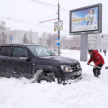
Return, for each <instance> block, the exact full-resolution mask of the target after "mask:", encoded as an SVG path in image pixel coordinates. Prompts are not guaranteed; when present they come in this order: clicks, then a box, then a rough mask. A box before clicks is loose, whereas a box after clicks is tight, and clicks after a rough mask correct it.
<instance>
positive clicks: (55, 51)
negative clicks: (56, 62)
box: [51, 49, 62, 55]
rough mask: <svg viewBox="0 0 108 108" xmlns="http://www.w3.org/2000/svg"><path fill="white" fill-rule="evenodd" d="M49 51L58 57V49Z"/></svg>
mask: <svg viewBox="0 0 108 108" xmlns="http://www.w3.org/2000/svg"><path fill="white" fill-rule="evenodd" d="M51 51H52V52H54V53H55V54H56V55H58V49H52V50H51ZM60 54H62V52H60Z"/></svg>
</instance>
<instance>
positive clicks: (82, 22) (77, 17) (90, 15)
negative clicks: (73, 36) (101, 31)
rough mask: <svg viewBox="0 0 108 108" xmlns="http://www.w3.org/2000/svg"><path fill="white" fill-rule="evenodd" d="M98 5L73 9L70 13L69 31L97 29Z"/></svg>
mask: <svg viewBox="0 0 108 108" xmlns="http://www.w3.org/2000/svg"><path fill="white" fill-rule="evenodd" d="M98 8H99V7H98V6H97V7H92V8H87V9H82V10H78V11H73V12H72V13H71V32H84V31H91V30H98Z"/></svg>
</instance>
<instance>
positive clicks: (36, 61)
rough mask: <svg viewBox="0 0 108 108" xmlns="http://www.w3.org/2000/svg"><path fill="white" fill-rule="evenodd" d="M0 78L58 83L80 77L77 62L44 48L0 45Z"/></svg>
mask: <svg viewBox="0 0 108 108" xmlns="http://www.w3.org/2000/svg"><path fill="white" fill-rule="evenodd" d="M0 76H2V77H9V78H10V77H17V78H19V77H26V78H29V79H31V78H34V82H41V81H42V80H46V81H47V82H51V81H55V78H57V81H58V83H61V82H64V81H66V80H69V79H70V80H71V79H78V78H81V77H82V69H81V66H80V63H79V62H78V61H77V60H74V59H70V58H66V57H61V56H56V55H55V54H54V53H53V52H51V51H50V50H48V49H47V48H46V47H42V46H37V45H21V44H5V45H4V44H3V45H0Z"/></svg>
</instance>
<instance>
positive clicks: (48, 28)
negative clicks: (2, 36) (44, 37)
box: [0, 0, 108, 36]
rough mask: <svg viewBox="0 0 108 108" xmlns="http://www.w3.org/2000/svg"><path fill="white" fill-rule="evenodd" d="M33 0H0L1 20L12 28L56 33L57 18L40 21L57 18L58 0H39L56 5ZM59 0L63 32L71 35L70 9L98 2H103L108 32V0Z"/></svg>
mask: <svg viewBox="0 0 108 108" xmlns="http://www.w3.org/2000/svg"><path fill="white" fill-rule="evenodd" d="M32 1H33V0H0V20H5V21H6V26H7V27H10V28H11V30H14V29H19V30H26V31H30V30H31V29H32V31H35V32H39V34H41V33H42V32H48V33H56V32H54V22H55V21H57V20H55V21H50V22H46V23H42V24H40V23H39V22H41V21H45V20H50V19H54V18H57V7H55V6H57V4H58V0H38V1H41V2H45V3H49V4H52V5H55V6H48V5H47V6H45V4H44V5H42V4H40V3H37V2H32ZM34 1H35V0H34ZM59 2H60V7H61V8H62V9H61V10H60V19H61V20H63V23H64V25H63V26H64V30H63V31H61V34H66V35H68V36H69V13H68V12H69V10H72V9H76V8H80V7H84V6H88V5H93V4H97V3H102V4H103V15H102V17H103V22H102V23H103V29H102V30H103V33H108V0H59ZM8 18H9V19H8ZM10 19H11V20H10ZM12 20H13V21H12ZM17 21H18V22H17ZM22 22H24V23H22ZM25 22H29V23H30V22H32V23H33V24H36V25H32V24H26V23H25Z"/></svg>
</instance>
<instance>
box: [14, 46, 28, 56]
mask: <svg viewBox="0 0 108 108" xmlns="http://www.w3.org/2000/svg"><path fill="white" fill-rule="evenodd" d="M12 55H13V57H21V56H22V55H23V56H26V57H28V53H27V51H26V49H25V48H23V47H18V46H15V47H13V53H12Z"/></svg>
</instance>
